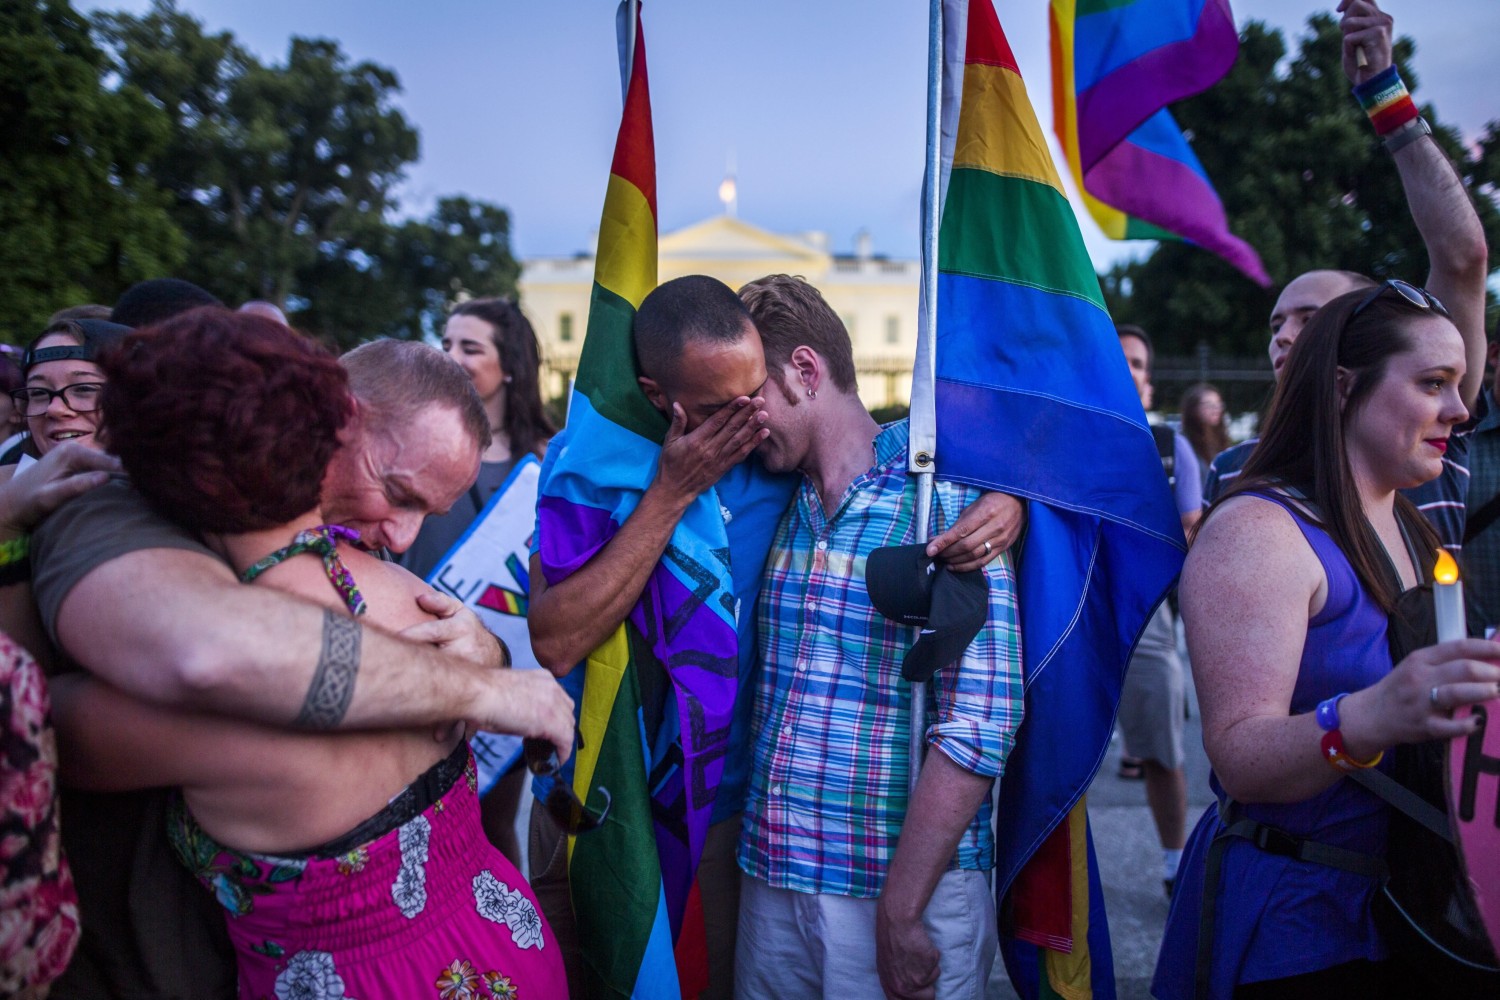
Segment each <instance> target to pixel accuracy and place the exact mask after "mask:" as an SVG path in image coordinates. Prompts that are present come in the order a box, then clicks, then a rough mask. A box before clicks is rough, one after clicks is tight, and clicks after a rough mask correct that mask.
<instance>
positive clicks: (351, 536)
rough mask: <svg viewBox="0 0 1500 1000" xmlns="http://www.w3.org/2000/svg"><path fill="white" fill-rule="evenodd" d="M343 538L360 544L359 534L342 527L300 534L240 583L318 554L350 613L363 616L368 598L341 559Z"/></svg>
mask: <svg viewBox="0 0 1500 1000" xmlns="http://www.w3.org/2000/svg"><path fill="white" fill-rule="evenodd" d="M340 538H342V539H344V540H345V541H348V542H358V541H359V532H357V531H355V530H354V529H352V528H346V527H344V526H343V525H341V524H320V525H318V526H317V527H316V528H308V529H307V530H306V531H299V532H297V534H296V537H294V538H293V539H292V544H290V545H286V546H283V547H281V548H279V549H277V550H276V551H275V552H272V553H271V554H270V555H268V556H266V557H265V558H264V559H261V560H260V561H258V562H257V563H256V564H255V565H254V566H251V567H250V568H249V569H247V570H245V572H243V573H241V574H240V582H241V583H249V582H250V581H251V580H254V579H255V578H256V577H258V576H260V575H261V574H262V573H264V572H265V571H266V570H268V569H270V568H271V567H272V566H279V565H281V564H282V563H284V562H286V561H287V560H288V559H290V558H292V557H293V556H300V555H301V554H302V553H304V552H316V553H317V554H318V555H320V556H322V557H323V572H325V573H326V574H328V582H329V583H331V584H333V588H334V589H335V590H337V591H338V592H339V596H340V597H342V598H343V599H344V605H345V606H346V607H347V608H348V609H349V613H350V614H352V615H356V616H358V615H362V614H364V613H365V598H364V595H363V594H361V593H360V592H359V587H357V586H356V585H355V583H354V577H353V576H352V575H350V573H349V568H348V567H347V566H345V565H344V561H343V560H342V559H340V558H339V547H338V540H339V539H340Z"/></svg>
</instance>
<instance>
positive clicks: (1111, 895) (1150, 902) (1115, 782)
mask: <svg viewBox="0 0 1500 1000" xmlns="http://www.w3.org/2000/svg"><path fill="white" fill-rule="evenodd" d="M1188 695H1189V701H1190V703H1191V704H1192V706H1193V708H1192V713H1193V714H1192V718H1191V719H1189V720H1188V724H1187V731H1186V733H1185V735H1184V744H1185V747H1186V750H1187V781H1188V830H1189V831H1190V832H1191V830H1192V828H1193V825H1194V824H1195V823H1197V821H1198V817H1199V816H1201V815H1202V814H1203V810H1204V808H1206V807H1207V806H1208V805H1209V803H1211V802H1212V801H1213V796H1212V795H1211V794H1210V793H1209V790H1208V758H1207V757H1206V756H1205V755H1204V753H1203V730H1202V727H1201V725H1200V720H1199V717H1198V706H1197V698H1196V696H1195V695H1194V694H1193V691H1192V676H1191V674H1189V677H1188ZM1120 749H1121V745H1120V741H1119V740H1118V739H1116V740H1115V741H1114V742H1113V743H1111V744H1110V748H1109V756H1108V758H1107V759H1106V760H1105V762H1104V766H1103V767H1101V768H1100V769H1099V777H1098V778H1097V779H1095V781H1094V784H1093V786H1092V787H1091V788H1090V789H1089V822H1090V825H1091V826H1092V828H1093V832H1094V847H1095V850H1096V851H1097V853H1098V855H1099V876H1100V878H1101V880H1102V881H1103V883H1104V905H1105V908H1106V910H1107V911H1108V913H1109V936H1110V941H1111V943H1112V944H1113V946H1114V959H1115V987H1116V989H1117V990H1118V995H1119V998H1120V1000H1147V998H1148V997H1149V996H1150V992H1149V989H1150V986H1151V974H1152V970H1154V969H1155V967H1156V952H1157V948H1158V947H1159V946H1160V944H1161V933H1162V927H1163V925H1164V924H1165V923H1166V920H1167V899H1166V896H1165V894H1164V893H1163V891H1162V884H1161V843H1160V841H1158V840H1157V839H1156V827H1155V826H1154V825H1153V824H1152V822H1151V813H1150V811H1149V810H1148V809H1147V808H1146V790H1145V787H1144V786H1143V785H1142V783H1141V782H1139V781H1124V780H1122V779H1120V778H1119V777H1117V773H1118V771H1119V768H1120ZM1015 996H1016V992H1015V990H1014V989H1012V988H1011V985H1010V982H1009V981H1008V980H1007V979H1006V978H1005V972H1004V969H999V970H997V972H996V975H995V976H994V978H993V979H992V980H991V983H990V990H989V1000H1012V998H1014V997H1015Z"/></svg>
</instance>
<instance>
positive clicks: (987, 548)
mask: <svg viewBox="0 0 1500 1000" xmlns="http://www.w3.org/2000/svg"><path fill="white" fill-rule="evenodd" d="M992 551H994V550H993V549H992V548H991V547H990V543H989V539H985V542H984V554H985V555H989V554H990V553H991V552H992Z"/></svg>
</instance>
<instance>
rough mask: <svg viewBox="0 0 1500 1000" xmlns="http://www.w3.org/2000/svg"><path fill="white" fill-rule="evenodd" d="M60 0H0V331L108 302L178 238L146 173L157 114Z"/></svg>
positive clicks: (169, 254) (174, 260)
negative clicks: (2, 314)
mask: <svg viewBox="0 0 1500 1000" xmlns="http://www.w3.org/2000/svg"><path fill="white" fill-rule="evenodd" d="M109 70H110V66H109V62H108V60H107V59H106V58H105V54H104V53H103V52H102V51H101V50H100V49H99V47H98V46H97V45H95V44H94V42H93V40H92V38H91V37H90V35H89V25H88V21H87V20H86V19H85V18H83V17H82V16H81V15H79V14H78V13H77V12H76V11H74V10H73V9H72V8H71V7H70V6H69V5H68V3H67V2H66V0H8V2H7V3H5V4H4V5H3V6H0V303H4V308H5V310H6V314H7V315H6V323H7V326H6V337H7V339H11V340H16V341H23V342H24V341H25V340H28V339H30V338H31V337H32V336H34V335H35V334H36V333H38V332H40V330H41V328H42V325H43V324H44V323H45V322H46V319H47V317H48V316H49V315H50V314H51V313H53V312H54V311H56V310H57V309H59V308H61V307H63V306H68V305H77V304H79V303H82V302H112V301H114V298H115V296H116V295H118V293H119V292H120V291H122V290H123V289H124V288H125V287H126V286H128V285H130V284H131V283H133V282H135V281H138V280H140V279H142V278H145V277H150V276H153V275H158V274H163V273H167V272H170V271H172V270H173V269H174V268H176V267H177V265H178V264H179V262H180V261H181V260H182V259H183V257H184V255H185V253H186V249H187V244H186V241H185V240H184V238H183V234H182V232H181V231H180V230H179V228H178V227H177V225H176V224H175V223H174V222H173V220H172V218H171V216H170V215H169V214H168V210H167V206H168V202H169V199H168V198H167V197H166V195H165V194H164V193H163V192H162V191H161V190H160V189H159V188H158V187H157V185H156V184H155V182H154V180H153V179H152V177H151V175H150V173H149V167H150V165H151V164H152V163H153V162H154V159H155V155H156V154H157V153H159V152H160V151H161V150H163V149H164V148H165V147H166V145H167V143H168V140H169V131H170V125H169V122H168V120H167V117H166V115H164V114H162V112H161V111H160V110H159V109H158V108H156V107H154V106H153V105H152V104H151V103H150V102H149V101H148V100H147V99H146V98H145V97H144V96H143V95H142V94H141V93H140V91H139V90H137V89H136V88H134V87H132V86H131V85H130V84H129V83H128V82H123V83H120V82H112V81H111V80H110V77H109Z"/></svg>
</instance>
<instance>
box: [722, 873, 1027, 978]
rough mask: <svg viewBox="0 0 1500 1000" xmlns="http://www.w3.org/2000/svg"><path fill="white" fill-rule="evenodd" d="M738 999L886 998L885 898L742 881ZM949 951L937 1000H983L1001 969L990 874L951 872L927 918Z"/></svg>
mask: <svg viewBox="0 0 1500 1000" xmlns="http://www.w3.org/2000/svg"><path fill="white" fill-rule="evenodd" d="M741 879H742V881H741V885H740V933H739V947H738V949H737V950H736V952H735V962H734V995H735V997H736V998H738V1000H773V998H774V1000H787V998H789V997H808V998H812V997H823V998H825V1000H834V998H836V1000H852V998H854V997H882V996H884V995H885V994H884V993H883V992H881V988H880V976H879V974H878V973H877V972H876V970H875V906H876V904H877V902H878V900H874V899H857V898H855V897H853V896H836V895H832V894H813V893H806V892H794V891H792V890H790V889H774V888H772V887H771V886H770V885H768V884H766V883H765V882H762V881H761V880H760V879H758V878H751V877H750V876H749V875H742V876H741ZM922 923H923V924H925V925H926V927H927V933H928V934H930V935H932V943H933V944H934V945H935V946H936V947H937V949H938V951H939V952H940V953H941V954H942V958H941V960H940V962H941V970H942V971H941V973H940V974H939V977H938V983H937V996H938V1000H983V997H984V988H985V983H986V982H988V980H989V978H990V971H991V969H993V968H994V965H995V954H996V952H997V950H998V947H999V946H998V942H997V938H996V936H995V897H994V893H992V892H991V891H990V884H989V879H988V878H987V877H986V874H985V873H984V872H976V871H951V872H946V873H945V874H944V875H943V877H942V879H941V880H940V881H939V882H938V885H937V889H936V890H935V891H934V892H933V894H932V900H931V901H930V902H929V903H928V904H927V910H926V912H925V913H923V915H922Z"/></svg>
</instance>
